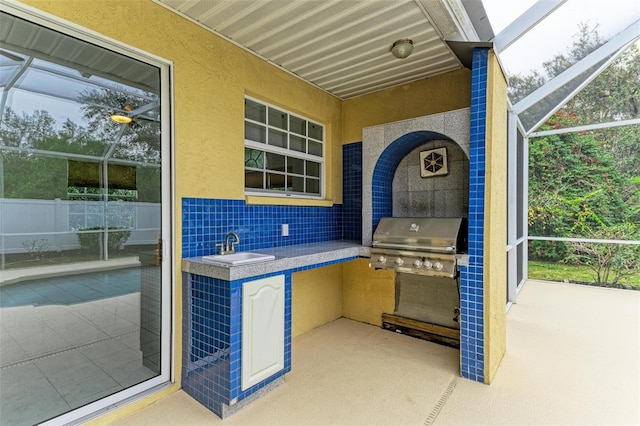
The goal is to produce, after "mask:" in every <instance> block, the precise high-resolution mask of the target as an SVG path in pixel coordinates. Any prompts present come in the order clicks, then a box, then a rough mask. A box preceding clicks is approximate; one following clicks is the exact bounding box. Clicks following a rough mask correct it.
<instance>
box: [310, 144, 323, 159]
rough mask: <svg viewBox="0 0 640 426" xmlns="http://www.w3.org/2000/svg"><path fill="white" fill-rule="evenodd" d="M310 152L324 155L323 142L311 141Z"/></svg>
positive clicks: (319, 155) (320, 155)
mask: <svg viewBox="0 0 640 426" xmlns="http://www.w3.org/2000/svg"><path fill="white" fill-rule="evenodd" d="M309 154H311V155H317V156H318V157H322V144H321V143H318V142H313V141H309Z"/></svg>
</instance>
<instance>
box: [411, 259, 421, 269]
mask: <svg viewBox="0 0 640 426" xmlns="http://www.w3.org/2000/svg"><path fill="white" fill-rule="evenodd" d="M413 266H415V267H416V268H419V267H421V266H422V260H420V259H416V260H414V261H413Z"/></svg>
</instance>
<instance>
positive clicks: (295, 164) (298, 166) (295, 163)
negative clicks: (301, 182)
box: [287, 157, 304, 175]
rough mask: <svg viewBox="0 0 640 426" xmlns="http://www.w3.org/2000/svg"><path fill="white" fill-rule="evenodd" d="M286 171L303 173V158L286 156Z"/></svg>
mask: <svg viewBox="0 0 640 426" xmlns="http://www.w3.org/2000/svg"><path fill="white" fill-rule="evenodd" d="M287 172H288V173H295V174H297V175H303V174H304V160H300V159H299V158H292V157H287Z"/></svg>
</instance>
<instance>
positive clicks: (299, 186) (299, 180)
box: [289, 176, 304, 192]
mask: <svg viewBox="0 0 640 426" xmlns="http://www.w3.org/2000/svg"><path fill="white" fill-rule="evenodd" d="M289 182H290V184H291V188H290V189H291V190H292V191H294V192H304V178H303V177H297V176H293V177H290V178H289Z"/></svg>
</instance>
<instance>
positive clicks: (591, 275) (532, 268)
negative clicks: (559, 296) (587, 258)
mask: <svg viewBox="0 0 640 426" xmlns="http://www.w3.org/2000/svg"><path fill="white" fill-rule="evenodd" d="M529 278H531V279H536V280H546V281H565V280H568V281H570V282H586V283H593V282H595V272H593V271H592V270H591V269H589V267H587V266H584V265H568V264H566V263H555V262H541V261H535V260H529ZM619 284H627V285H630V286H632V287H634V288H636V289H637V290H640V273H638V274H635V275H632V276H630V277H624V278H622V279H621V280H620V281H619Z"/></svg>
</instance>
